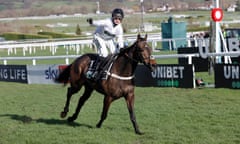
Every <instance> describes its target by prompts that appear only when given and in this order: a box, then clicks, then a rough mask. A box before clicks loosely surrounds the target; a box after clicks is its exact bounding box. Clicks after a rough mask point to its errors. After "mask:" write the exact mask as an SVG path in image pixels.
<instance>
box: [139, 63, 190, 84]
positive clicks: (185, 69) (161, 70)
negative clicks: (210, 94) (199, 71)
mask: <svg viewBox="0 0 240 144" xmlns="http://www.w3.org/2000/svg"><path fill="white" fill-rule="evenodd" d="M135 84H136V86H154V87H180V88H194V87H195V85H194V70H193V65H177V64H173V65H157V66H156V69H155V70H154V71H153V72H151V71H150V70H149V69H148V68H146V67H145V66H143V65H139V66H138V67H137V70H136V72H135Z"/></svg>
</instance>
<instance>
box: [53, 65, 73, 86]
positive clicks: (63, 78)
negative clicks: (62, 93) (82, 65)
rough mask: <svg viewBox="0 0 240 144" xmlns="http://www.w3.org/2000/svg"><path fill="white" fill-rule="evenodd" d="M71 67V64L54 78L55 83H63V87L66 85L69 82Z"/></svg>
mask: <svg viewBox="0 0 240 144" xmlns="http://www.w3.org/2000/svg"><path fill="white" fill-rule="evenodd" d="M71 66H72V64H70V65H68V66H67V67H66V68H65V69H64V70H63V71H61V72H60V74H59V75H58V77H56V79H55V82H57V83H64V85H66V84H67V83H68V82H69V77H70V70H71Z"/></svg>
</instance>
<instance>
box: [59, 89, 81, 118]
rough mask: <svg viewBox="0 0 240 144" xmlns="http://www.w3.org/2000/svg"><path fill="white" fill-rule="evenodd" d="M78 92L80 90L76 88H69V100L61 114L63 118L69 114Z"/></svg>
mask: <svg viewBox="0 0 240 144" xmlns="http://www.w3.org/2000/svg"><path fill="white" fill-rule="evenodd" d="M78 91H79V88H74V87H69V88H68V90H67V100H66V103H65V106H64V109H63V111H62V112H61V114H60V116H61V118H65V117H66V116H67V113H68V111H69V104H70V100H71V97H72V95H73V94H74V93H77V92H78Z"/></svg>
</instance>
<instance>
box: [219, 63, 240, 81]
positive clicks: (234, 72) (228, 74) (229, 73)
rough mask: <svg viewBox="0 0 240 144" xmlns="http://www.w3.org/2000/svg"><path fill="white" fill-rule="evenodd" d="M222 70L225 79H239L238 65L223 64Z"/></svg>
mask: <svg viewBox="0 0 240 144" xmlns="http://www.w3.org/2000/svg"><path fill="white" fill-rule="evenodd" d="M223 71H224V77H225V78H226V79H239V75H240V73H239V66H224V67H223Z"/></svg>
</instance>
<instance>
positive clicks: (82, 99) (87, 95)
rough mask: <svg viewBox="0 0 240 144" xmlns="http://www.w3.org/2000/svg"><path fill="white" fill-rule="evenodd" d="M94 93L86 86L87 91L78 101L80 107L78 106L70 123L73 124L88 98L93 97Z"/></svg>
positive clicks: (70, 118) (69, 119)
mask: <svg viewBox="0 0 240 144" xmlns="http://www.w3.org/2000/svg"><path fill="white" fill-rule="evenodd" d="M92 92H93V88H92V87H90V86H88V85H85V91H84V93H83V95H82V96H81V97H80V99H79V101H78V105H77V108H76V111H75V113H74V114H73V115H72V116H71V117H69V118H68V121H69V122H73V121H74V120H76V119H77V117H78V114H79V112H80V110H81V108H82V106H83V105H84V103H85V102H86V101H87V100H88V98H89V97H90V96H91V94H92Z"/></svg>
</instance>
